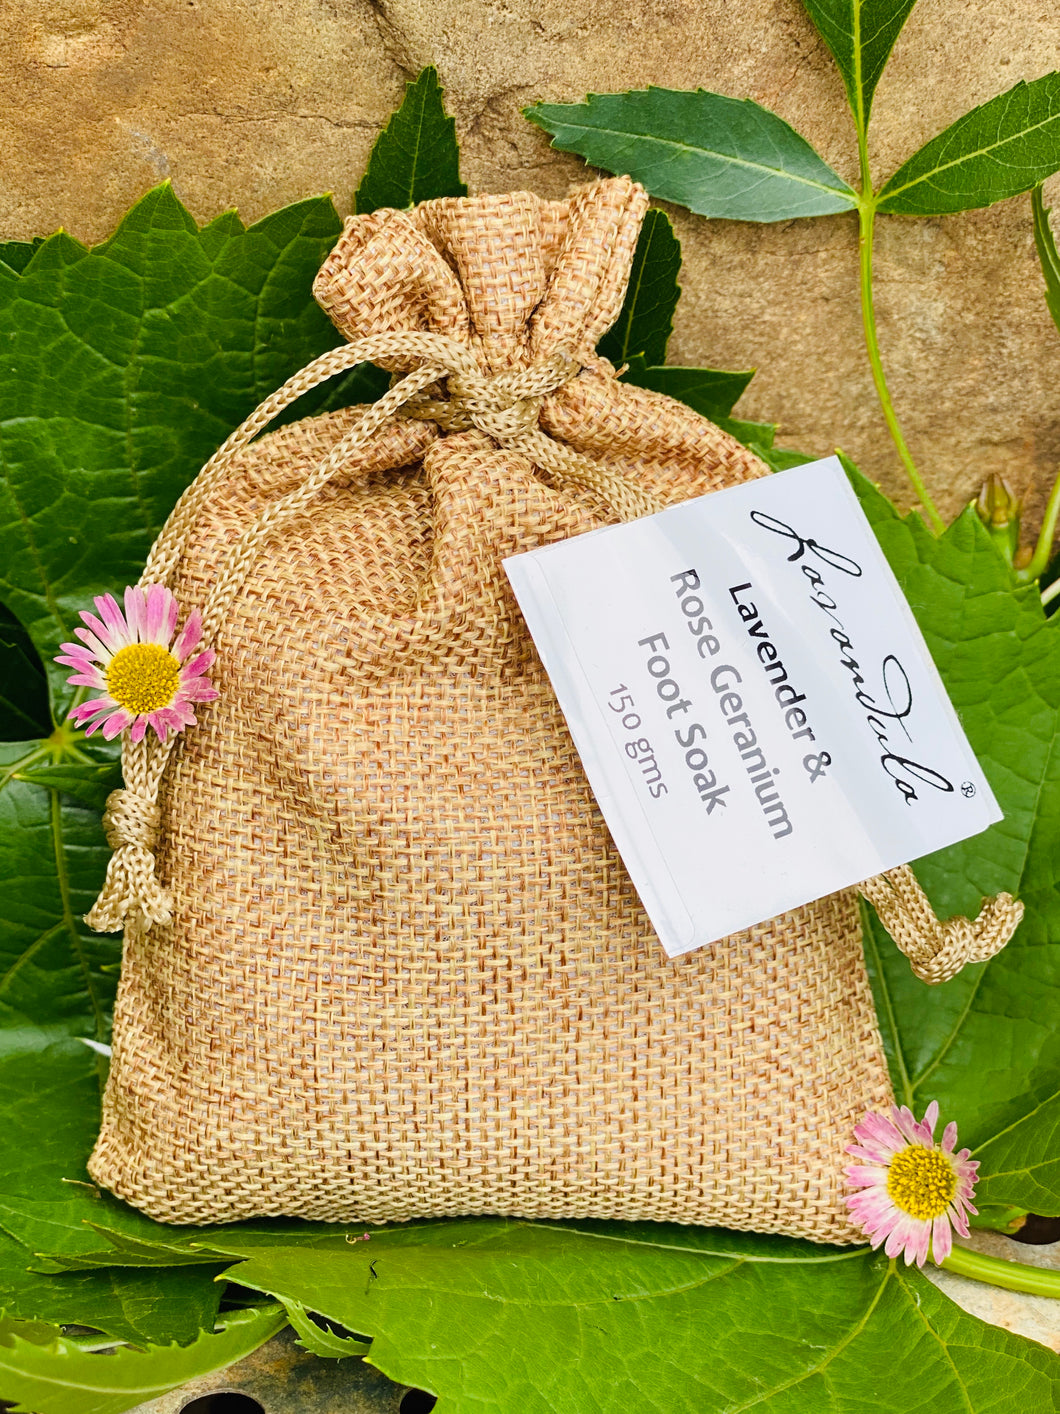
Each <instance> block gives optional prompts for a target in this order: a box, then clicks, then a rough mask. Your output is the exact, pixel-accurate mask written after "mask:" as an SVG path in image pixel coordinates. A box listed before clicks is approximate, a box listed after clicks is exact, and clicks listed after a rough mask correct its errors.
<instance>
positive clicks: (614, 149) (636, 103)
mask: <svg viewBox="0 0 1060 1414" xmlns="http://www.w3.org/2000/svg"><path fill="white" fill-rule="evenodd" d="M525 113H526V117H527V118H529V119H530V121H531V122H532V123H537V124H538V125H539V126H540V127H542V128H544V129H545V130H546V132H549V133H552V134H553V143H552V146H553V147H558V148H561V149H562V150H563V151H565V152H577V153H580V155H581V156H582V157H584V158H585V159H586V161H587V162H589V163H591V164H592V165H593V166H594V167H603V168H604V169H605V170H606V171H608V172H625V173H628V174H629V175H630V176H631V177H633V178H635V179H636V180H637V181H638V182H641V183H643V185H644V186H645V187H647V189H648V191H650V192H651V194H652V195H653V196H657V197H661V198H662V199H664V200H666V201H674V202H677V203H679V204H680V205H681V206H687V207H689V208H690V209H691V210H692V211H695V212H698V213H699V215H700V216H712V217H724V218H726V219H727V220H730V221H790V220H791V219H793V218H794V217H797V216H824V215H827V214H829V213H830V212H835V211H850V210H852V209H853V208H854V207H855V206H856V205H857V196H856V195H855V193H854V192H853V191H852V190H851V189H850V187H848V186H847V184H846V182H844V181H843V179H842V178H841V177H840V176H839V175H838V174H837V173H835V172H833V171H832V169H831V167H829V166H828V164H827V163H826V162H825V161H824V160H823V158H821V157H819V156H818V155H817V153H816V152H815V151H814V150H813V148H812V147H811V146H810V144H809V143H808V142H807V141H806V139H805V138H803V137H800V136H799V134H798V133H797V132H795V130H794V129H793V128H791V127H789V126H788V124H787V123H785V122H784V120H783V119H782V118H778V117H777V115H776V114H775V113H770V112H769V110H768V109H766V108H761V107H759V105H758V104H757V103H752V102H751V100H750V99H739V98H726V97H724V95H722V94H720V93H708V92H706V91H705V90H704V89H701V88H700V89H696V90H695V92H688V91H678V90H674V89H668V88H648V89H642V90H636V91H634V92H632V93H600V94H590V95H589V96H588V98H587V99H586V101H585V102H584V103H539V104H537V105H536V106H535V107H533V108H528V109H526V110H525Z"/></svg>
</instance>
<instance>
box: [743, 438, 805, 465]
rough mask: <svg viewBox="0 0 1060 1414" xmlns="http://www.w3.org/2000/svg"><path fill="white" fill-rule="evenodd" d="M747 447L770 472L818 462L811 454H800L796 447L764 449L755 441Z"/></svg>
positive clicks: (770, 447)
mask: <svg viewBox="0 0 1060 1414" xmlns="http://www.w3.org/2000/svg"><path fill="white" fill-rule="evenodd" d="M746 445H747V446H748V447H749V448H750V449H751V451H752V452H754V454H755V456H757V457H759V458H760V459H761V460H762V461H764V462H765V464H766V466H768V467H769V469H770V471H787V470H788V468H789V467H792V466H802V465H803V464H804V463H805V462H812V461H815V460H816V457H815V456H814V455H813V454H812V453H811V452H800V451H798V450H797V448H795V447H774V446H773V445H772V444H770V446H768V447H764V446H762V444H761V443H759V442H755V441H753V440H752V441H750V442H748V443H747V444H746Z"/></svg>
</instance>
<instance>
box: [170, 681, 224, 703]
mask: <svg viewBox="0 0 1060 1414" xmlns="http://www.w3.org/2000/svg"><path fill="white" fill-rule="evenodd" d="M177 694H178V700H179V699H181V698H182V699H183V700H184V701H186V702H213V701H214V700H215V698H218V697H220V695H221V694H220V693H219V692H218V691H217V689H216V688H215V687H214V686H213V685H212V684H211V683H210V681H209V680H208V679H207V678H191V679H189V680H187V681H185V679H184V677H183V675H181V679H180V685H179V686H178V688H177Z"/></svg>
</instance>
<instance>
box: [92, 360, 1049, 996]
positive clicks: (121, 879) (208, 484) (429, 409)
mask: <svg viewBox="0 0 1060 1414" xmlns="http://www.w3.org/2000/svg"><path fill="white" fill-rule="evenodd" d="M380 361H388V362H390V363H391V365H393V364H394V363H399V364H409V365H411V366H412V371H411V372H408V373H407V374H406V375H405V376H404V377H401V378H397V379H396V381H395V382H394V384H393V386H392V387H391V389H390V391H389V392H388V393H385V394H384V395H383V397H382V398H380V399H379V401H378V402H376V403H374V404H373V405H372V406H371V407H370V408H368V409H367V410H366V411H365V412H364V413H363V414H362V416H361V417H360V418H359V419H358V420H357V422H355V423H354V425H353V426H352V427H351V428H350V430H349V431H348V432H347V433H346V434H345V435H344V436H343V437H342V438H341V439H340V440H339V441H338V442H337V443H336V444H335V446H334V447H333V448H332V450H331V451H330V452H329V453H328V455H327V457H325V459H324V460H323V461H322V462H321V463H320V465H319V466H318V467H316V469H315V470H314V471H313V472H312V473H311V474H310V475H309V476H308V477H307V478H306V480H305V481H304V482H303V483H302V484H301V486H299V487H297V488H296V489H295V490H294V491H291V492H289V493H288V494H287V495H286V496H284V497H282V498H281V499H280V500H278V501H276V502H275V503H274V504H273V505H271V506H270V507H269V508H268V509H267V510H265V511H263V512H262V514H261V515H260V516H259V517H258V518H257V520H256V521H255V522H254V523H253V525H251V526H250V527H249V528H248V529H247V530H246V531H245V532H244V534H243V535H242V536H241V537H240V539H239V540H238V541H237V542H236V544H235V545H234V546H233V548H232V550H231V551H230V552H229V554H228V557H227V558H226V560H225V563H224V565H223V567H222V569H221V572H220V574H219V575H218V577H217V579H216V580H215V582H214V584H213V586H212V588H211V590H210V592H209V594H208V595H207V597H206V601H205V603H204V605H203V610H202V618H203V636H204V640H205V643H207V644H209V643H210V642H211V640H212V639H213V638H214V636H215V635H216V633H217V630H218V628H219V627H220V626H221V624H222V623H223V622H224V620H225V616H226V615H227V613H228V610H229V608H230V607H231V604H232V602H233V600H234V598H235V596H236V594H237V593H238V592H239V590H240V589H241V587H242V585H243V582H244V580H245V578H246V575H247V572H248V571H249V569H250V567H251V565H252V564H253V562H254V560H255V559H256V558H257V556H258V554H259V553H260V552H261V549H262V546H263V545H264V544H265V542H266V541H267V540H268V539H269V538H270V537H271V536H272V535H273V534H274V533H275V532H276V530H277V529H279V527H280V526H281V525H282V524H283V523H284V522H285V521H286V520H288V519H289V518H290V517H291V516H292V515H295V514H297V513H298V512H299V511H301V510H304V509H305V507H306V506H308V505H309V504H310V502H311V501H312V500H313V498H314V497H315V496H316V494H317V492H318V491H319V490H320V489H321V488H322V487H323V486H324V485H326V483H327V482H328V481H329V480H330V479H331V477H333V476H334V475H335V474H336V473H337V472H338V471H339V470H340V469H341V468H342V467H343V466H344V465H345V463H346V461H347V459H348V457H349V456H350V454H351V453H352V452H354V451H356V450H357V449H358V448H359V447H361V446H363V445H364V443H366V442H367V441H368V440H369V439H370V438H371V437H374V436H375V435H376V433H378V432H379V431H380V430H381V429H382V428H383V427H385V426H386V425H387V424H388V423H390V422H392V421H394V420H395V419H396V418H398V417H402V416H404V417H413V418H418V419H423V420H425V421H430V422H434V423H436V424H437V426H438V427H439V428H440V429H441V430H443V431H445V432H465V431H477V432H479V433H480V434H482V435H483V436H486V437H489V438H491V439H492V440H493V441H494V442H496V443H497V444H498V445H500V446H502V447H505V448H507V449H509V450H511V451H515V452H519V453H521V454H522V455H524V456H526V457H527V458H528V459H529V460H530V461H531V462H533V463H534V465H536V466H537V467H538V468H540V469H542V470H545V471H550V472H553V473H554V474H556V475H557V476H559V477H561V478H563V479H565V480H567V481H571V482H574V483H575V484H576V485H578V486H581V487H584V488H585V489H587V490H590V491H592V492H594V493H595V494H596V495H597V496H599V497H600V498H601V499H602V500H604V501H605V502H606V503H607V504H609V505H610V506H611V507H612V509H613V510H614V511H615V513H616V514H617V515H618V516H619V517H620V519H622V520H627V521H628V520H635V519H637V518H638V517H640V516H645V515H651V514H653V513H654V512H655V511H658V510H661V509H662V503H661V502H659V501H658V500H657V499H656V498H655V497H653V496H651V495H649V494H648V493H647V492H644V491H641V490H640V489H639V488H637V487H636V486H633V485H631V484H630V483H629V482H628V481H627V480H626V479H625V478H624V477H622V476H620V475H617V474H616V473H614V472H612V471H610V470H609V469H608V468H606V467H604V466H601V465H600V464H599V463H598V462H594V461H592V460H591V459H590V458H588V457H584V456H582V455H581V454H580V453H578V452H575V451H573V450H572V449H571V448H570V447H566V446H564V445H563V444H561V443H559V442H556V441H554V440H553V439H552V438H551V437H549V436H548V435H547V433H545V432H544V431H543V430H542V428H541V427H540V425H539V416H540V411H541V406H542V403H543V401H544V399H545V398H546V397H547V396H548V395H549V394H550V393H554V392H556V391H557V389H559V388H561V387H563V386H564V384H566V383H568V382H570V381H571V380H572V379H574V378H576V377H577V376H578V374H579V373H580V372H581V368H580V366H579V365H578V364H577V363H576V362H575V360H574V359H573V358H571V356H570V355H569V354H567V353H566V352H564V351H562V350H559V351H556V352H555V353H553V354H551V355H549V356H547V357H545V358H542V359H539V360H538V361H536V362H535V363H532V364H530V365H529V366H528V367H526V368H521V369H509V370H506V371H503V372H500V373H495V374H487V373H483V372H482V370H481V369H480V367H479V365H478V363H477V361H476V359H475V357H474V355H473V354H472V353H471V351H470V350H469V349H468V348H467V346H466V345H464V344H462V343H460V342H459V341H458V340H456V339H453V338H449V337H448V336H446V335H442V334H421V333H401V332H395V333H386V334H376V335H372V336H370V337H369V338H366V339H360V340H357V341H356V342H355V343H351V344H346V345H343V346H341V347H340V348H337V349H332V350H331V351H330V352H328V353H326V354H323V355H322V356H321V357H320V358H317V359H314V360H313V362H312V363H310V364H307V366H306V367H305V368H303V369H302V370H301V371H300V372H299V373H296V374H295V375H294V377H293V378H290V379H288V381H287V382H286V383H285V384H284V385H283V386H282V387H281V388H278V389H277V390H276V392H275V393H273V394H272V396H271V397H269V398H266V400H265V401H264V402H263V403H262V404H261V405H260V406H259V407H258V408H257V409H255V411H254V412H253V413H251V415H250V417H248V418H247V420H246V421H245V422H244V423H243V424H242V425H241V426H240V427H238V428H237V429H236V431H235V432H233V433H232V435H231V436H230V437H229V438H228V439H227V440H226V441H225V442H224V443H223V444H222V445H221V446H220V447H219V448H218V450H217V451H216V452H215V453H214V455H213V456H212V457H211V458H210V460H209V461H208V462H207V463H206V465H205V466H204V467H203V469H202V471H201V472H200V473H199V475H198V476H197V477H196V478H195V480H194V481H193V482H192V483H191V485H190V486H189V487H188V489H187V490H186V491H185V492H184V494H183V495H182V496H181V498H180V500H179V501H178V502H177V504H176V506H175V507H174V509H173V512H172V514H171V515H170V517H169V519H168V520H167V521H166V524H165V526H164V527H163V529H162V532H161V534H160V535H159V537H158V539H157V540H156V541H155V543H154V545H153V546H152V548H151V552H150V554H149V555H148V557H147V563H146V565H145V566H144V572H143V574H142V575H141V576H140V581H139V582H140V585H141V587H142V586H145V585H148V584H166V583H167V582H168V581H169V580H170V579H171V578H172V576H173V573H174V571H175V570H176V567H177V565H178V564H179V563H180V560H181V557H182V555H183V554H184V550H185V547H186V545H187V542H188V538H189V536H190V534H191V532H192V529H193V527H194V526H195V524H196V521H197V519H198V516H199V512H200V510H201V509H202V507H203V505H204V504H205V502H206V500H207V499H208V497H209V495H210V493H211V492H212V491H213V489H214V487H215V486H216V485H217V484H218V482H219V481H220V480H221V479H222V477H223V476H224V475H225V474H226V473H227V472H228V470H229V468H230V466H231V464H232V462H233V460H234V459H235V457H236V455H237V454H238V453H239V452H240V451H242V449H243V448H244V447H245V446H247V444H248V443H249V442H250V441H251V440H252V439H253V438H254V437H256V436H257V434H258V433H259V432H261V431H263V430H264V429H265V428H266V427H267V426H268V424H269V423H270V422H272V421H273V419H274V418H275V417H277V416H278V415H279V414H280V413H281V412H283V410H284V409H285V408H287V407H288V406H290V404H291V403H293V402H294V401H295V400H296V399H298V398H300V397H301V396H302V395H303V394H304V393H307V392H309V390H310V389H311V388H315V387H316V386H317V385H318V384H319V383H322V382H324V381H325V380H327V379H328V378H331V377H333V376H334V375H335V374H337V373H342V372H345V371H346V370H347V369H350V368H352V367H354V366H355V365H356V364H358V363H364V362H380ZM443 384H444V390H443V387H442V385H443ZM443 391H444V392H445V394H446V395H447V396H445V397H442V396H440V394H441V393H442V392H443ZM175 742H176V738H175V737H174V736H173V735H170V736H169V738H168V739H167V740H166V741H165V742H159V741H158V740H157V739H156V738H154V737H152V736H145V737H144V738H143V739H142V740H141V741H139V742H133V741H131V740H130V739H129V737H128V736H126V737H125V740H124V743H123V747H122V773H123V776H124V779H125V789H124V790H117V791H113V792H112V793H111V795H110V796H109V797H108V799H107V811H106V814H105V816H104V827H105V829H106V833H107V841H108V843H109V844H110V845H111V848H112V849H113V850H114V854H113V856H112V857H111V860H110V863H109V865H108V866H107V877H106V880H105V882H104V885H103V888H102V890H101V892H100V895H99V898H98V899H97V900H96V903H95V905H94V906H93V908H92V909H91V911H90V912H89V913H88V914H87V915H86V918H85V921H86V922H87V923H88V925H89V927H91V928H94V929H96V930H97V931H98V932H104V933H113V932H118V931H119V930H120V929H121V928H122V926H123V925H125V924H128V925H131V926H133V927H135V928H137V929H142V928H144V927H145V926H148V927H149V926H151V925H163V926H164V925H168V924H169V923H170V922H171V921H172V899H171V897H170V894H169V892H168V891H167V890H165V889H163V888H162V887H161V886H160V885H159V883H158V880H157V877H156V873H155V856H154V849H155V845H156V844H157V840H158V829H159V820H160V811H159V807H158V791H159V787H160V784H161V781H162V777H163V774H164V772H165V769H166V766H167V764H168V761H169V758H170V755H171V753H172V751H173V747H174V745H175ZM858 887H859V889H860V891H861V892H862V893H863V894H864V895H865V897H866V898H868V899H869V901H870V902H871V903H872V904H873V906H874V907H875V908H876V910H877V912H878V913H879V916H880V920H881V922H882V923H883V925H884V927H885V928H886V929H887V931H888V932H889V933H890V934H891V936H892V937H893V938H894V940H895V942H896V943H897V944H898V946H899V947H900V948H901V950H902V951H903V952H904V953H905V954H906V956H907V957H908V958H909V960H910V963H911V965H912V968H913V971H914V972H915V973H916V974H917V976H918V977H920V978H922V979H923V980H924V981H925V982H943V981H946V980H947V979H948V978H950V977H952V976H953V975H954V974H955V973H956V972H958V971H960V969H961V967H963V966H964V965H965V963H967V962H979V961H982V960H984V959H985V958H988V957H992V956H993V955H994V953H996V952H997V951H998V950H999V949H1000V948H1002V947H1004V945H1005V943H1007V942H1008V940H1009V938H1010V937H1011V936H1012V934H1013V933H1014V932H1015V930H1016V927H1017V925H1018V924H1019V921H1020V919H1021V917H1022V916H1023V905H1022V904H1021V903H1018V902H1016V901H1015V900H1014V899H1013V898H1012V896H1011V895H1010V894H998V896H997V897H996V898H994V899H990V900H988V901H987V902H986V904H985V905H984V907H983V909H982V911H981V913H980V915H979V917H978V919H977V920H976V921H975V922H974V923H972V922H970V921H969V920H968V919H967V918H951V919H950V920H948V921H947V922H940V921H939V919H938V918H937V917H936V916H935V913H934V911H933V909H932V907H931V904H930V902H929V901H928V899H927V897H926V896H925V894H924V892H923V890H922V889H921V888H920V885H919V884H918V883H917V881H916V878H915V876H914V875H913V872H912V870H911V869H910V868H909V867H908V866H907V865H903V866H901V868H898V869H892V870H889V871H888V872H887V873H886V874H881V875H877V876H876V877H875V878H873V879H868V880H866V881H865V882H864V883H862V884H860V885H859V886H858Z"/></svg>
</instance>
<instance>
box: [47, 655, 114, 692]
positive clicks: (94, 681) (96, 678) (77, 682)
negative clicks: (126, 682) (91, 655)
mask: <svg viewBox="0 0 1060 1414" xmlns="http://www.w3.org/2000/svg"><path fill="white" fill-rule="evenodd" d="M55 661H56V662H58V661H59V660H58V658H57V659H56V660H55ZM66 681H67V682H68V683H70V685H71V686H72V687H91V688H94V689H95V691H96V692H106V690H107V679H106V678H105V677H104V676H103V674H102V673H101V672H100V670H99V669H98V668H97V667H96V666H95V665H93V666H92V667H91V668H89V669H88V670H87V671H86V672H83V673H74V674H73V676H72V677H68V678H67V679H66Z"/></svg>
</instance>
